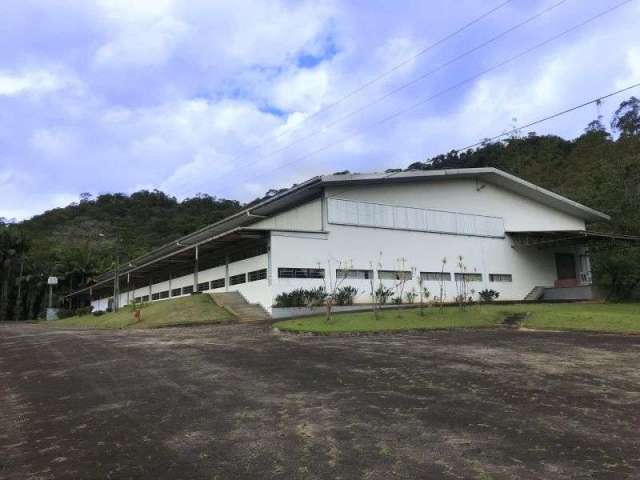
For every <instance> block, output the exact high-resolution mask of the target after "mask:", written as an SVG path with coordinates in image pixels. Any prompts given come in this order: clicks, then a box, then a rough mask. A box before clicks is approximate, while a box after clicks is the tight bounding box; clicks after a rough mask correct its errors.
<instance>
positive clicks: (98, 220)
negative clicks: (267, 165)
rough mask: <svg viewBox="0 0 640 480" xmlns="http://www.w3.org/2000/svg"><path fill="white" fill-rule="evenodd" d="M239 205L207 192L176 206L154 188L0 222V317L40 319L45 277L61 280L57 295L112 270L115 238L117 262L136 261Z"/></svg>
mask: <svg viewBox="0 0 640 480" xmlns="http://www.w3.org/2000/svg"><path fill="white" fill-rule="evenodd" d="M240 208H241V205H240V203H239V202H237V201H233V200H223V199H217V198H214V197H211V196H209V195H198V196H196V197H194V198H188V199H186V200H184V201H182V202H178V201H177V200H176V199H175V198H174V197H170V196H168V195H166V194H164V193H162V192H159V191H153V192H149V191H140V192H136V193H133V194H131V195H124V194H121V193H115V194H103V195H99V196H98V197H97V198H95V199H94V198H92V197H91V196H90V195H89V194H86V193H85V194H81V195H80V200H79V202H78V203H74V204H71V205H69V206H67V207H64V208H56V209H54V210H50V211H48V212H45V213H43V214H42V215H37V216H35V217H33V218H31V219H29V220H27V221H24V222H21V223H18V224H7V223H4V222H3V223H0V261H1V262H2V270H1V271H0V278H1V279H2V282H3V283H2V284H1V285H0V320H2V319H15V318H24V319H29V318H34V317H35V316H37V315H40V314H42V312H43V309H44V308H45V306H46V305H45V302H46V298H45V297H46V295H45V292H46V280H47V277H48V276H49V275H55V276H57V277H59V278H60V282H61V286H60V287H58V289H59V290H60V291H61V292H64V291H68V290H69V289H72V288H73V289H76V288H78V287H80V286H82V285H85V284H86V283H87V282H88V281H90V279H91V278H92V277H93V276H94V275H96V274H98V273H100V272H103V271H105V270H108V269H109V268H111V267H112V264H113V260H114V258H115V249H116V243H117V239H118V238H119V239H120V242H119V244H120V250H121V259H122V260H126V259H127V258H135V257H137V256H139V255H142V254H143V253H145V252H147V251H148V250H150V249H151V248H154V247H157V246H160V245H162V244H164V243H167V242H170V241H172V240H175V239H177V238H179V237H181V236H183V235H186V234H187V233H190V232H193V231H194V230H197V229H198V228H201V227H202V226H204V225H208V224H210V223H214V222H217V221H218V220H221V219H222V218H224V217H226V216H228V215H231V214H232V213H235V212H237V211H238V210H239V209H240ZM21 271H22V274H21V273H20V272H21ZM18 293H20V297H18Z"/></svg>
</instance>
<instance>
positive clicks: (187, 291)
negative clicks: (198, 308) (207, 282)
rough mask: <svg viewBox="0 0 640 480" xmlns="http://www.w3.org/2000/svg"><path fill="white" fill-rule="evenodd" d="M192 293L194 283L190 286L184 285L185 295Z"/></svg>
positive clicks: (183, 292) (183, 291)
mask: <svg viewBox="0 0 640 480" xmlns="http://www.w3.org/2000/svg"><path fill="white" fill-rule="evenodd" d="M190 293H193V285H189V286H188V287H182V294H183V295H189V294H190Z"/></svg>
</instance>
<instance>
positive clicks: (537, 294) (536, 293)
mask: <svg viewBox="0 0 640 480" xmlns="http://www.w3.org/2000/svg"><path fill="white" fill-rule="evenodd" d="M545 290H546V289H545V288H544V287H533V288H532V289H531V291H530V292H529V293H528V294H527V296H526V297H524V299H525V300H526V301H528V302H535V301H538V300H540V299H541V298H542V297H544V291H545Z"/></svg>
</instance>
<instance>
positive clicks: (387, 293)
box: [375, 285, 393, 305]
mask: <svg viewBox="0 0 640 480" xmlns="http://www.w3.org/2000/svg"><path fill="white" fill-rule="evenodd" d="M391 295H393V290H391V289H390V288H387V287H385V286H384V285H380V286H378V288H377V289H376V298H375V302H376V303H377V304H378V305H384V304H385V303H387V301H388V300H389V298H391Z"/></svg>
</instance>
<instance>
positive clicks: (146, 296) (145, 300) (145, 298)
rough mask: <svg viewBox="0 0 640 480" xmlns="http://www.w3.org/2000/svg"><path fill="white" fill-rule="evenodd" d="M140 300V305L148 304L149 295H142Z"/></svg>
mask: <svg viewBox="0 0 640 480" xmlns="http://www.w3.org/2000/svg"><path fill="white" fill-rule="evenodd" d="M140 300H141V301H142V303H145V302H148V301H149V295H143V296H142V298H141V299H140Z"/></svg>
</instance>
